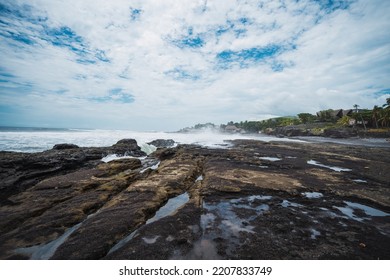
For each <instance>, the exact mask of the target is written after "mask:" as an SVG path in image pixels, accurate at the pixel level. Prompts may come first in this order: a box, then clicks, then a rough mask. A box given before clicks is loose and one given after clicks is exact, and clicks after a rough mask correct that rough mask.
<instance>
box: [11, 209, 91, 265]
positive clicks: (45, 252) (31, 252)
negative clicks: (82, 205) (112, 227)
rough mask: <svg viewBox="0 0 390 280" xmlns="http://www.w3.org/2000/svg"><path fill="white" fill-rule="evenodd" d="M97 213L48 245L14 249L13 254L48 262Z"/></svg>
mask: <svg viewBox="0 0 390 280" xmlns="http://www.w3.org/2000/svg"><path fill="white" fill-rule="evenodd" d="M98 212H99V211H97V212H96V213H93V214H90V215H88V216H87V218H86V219H85V220H84V221H82V222H81V223H78V224H76V225H74V226H73V227H71V228H69V229H67V230H66V231H65V232H64V233H63V234H62V235H61V236H60V237H58V238H57V239H55V240H53V241H50V242H49V243H46V244H42V245H37V246H31V247H26V248H18V249H15V250H14V252H15V253H18V254H22V255H26V256H29V257H30V259H31V260H48V259H50V258H51V257H52V256H53V255H54V253H55V252H56V251H57V249H58V247H60V246H61V245H62V244H63V243H64V242H65V241H66V240H67V239H68V237H69V236H70V235H71V234H72V233H73V232H75V231H76V230H78V229H79V228H80V227H81V225H82V224H83V223H84V222H85V221H86V220H88V219H89V218H91V217H92V216H94V215H96V214H97V213H98Z"/></svg>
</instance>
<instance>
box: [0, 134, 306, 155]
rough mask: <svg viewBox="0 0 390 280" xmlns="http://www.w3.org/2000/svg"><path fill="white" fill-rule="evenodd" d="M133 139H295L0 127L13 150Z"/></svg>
mask: <svg viewBox="0 0 390 280" xmlns="http://www.w3.org/2000/svg"><path fill="white" fill-rule="evenodd" d="M125 138H133V139H135V140H136V141H137V143H138V145H139V146H142V145H143V144H145V143H148V142H151V141H152V140H156V139H173V140H174V141H175V142H176V143H178V144H198V145H201V146H205V147H213V148H224V147H228V146H229V143H226V142H225V140H234V139H256V140H262V141H274V140H277V141H299V140H291V139H285V138H283V139H280V138H276V137H270V136H267V135H263V134H256V135H240V134H222V133H218V132H215V131H210V130H204V131H200V132H195V133H168V132H137V131H129V130H98V129H96V130H42V129H35V130H34V129H27V130H23V129H20V130H11V131H10V130H3V129H1V130H0V150H1V151H16V152H41V151H44V150H48V149H51V148H52V147H53V146H54V145H55V144H59V143H71V144H76V145H78V146H80V147H102V146H111V145H113V144H115V143H116V142H118V141H119V140H121V139H125Z"/></svg>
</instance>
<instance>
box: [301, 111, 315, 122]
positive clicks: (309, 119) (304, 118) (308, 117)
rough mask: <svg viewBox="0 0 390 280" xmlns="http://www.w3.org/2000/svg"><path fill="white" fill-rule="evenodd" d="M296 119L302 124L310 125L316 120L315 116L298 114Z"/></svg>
mask: <svg viewBox="0 0 390 280" xmlns="http://www.w3.org/2000/svg"><path fill="white" fill-rule="evenodd" d="M298 118H299V120H300V121H301V122H302V123H312V122H313V121H314V120H315V119H316V116H314V115H312V114H310V113H300V114H298Z"/></svg>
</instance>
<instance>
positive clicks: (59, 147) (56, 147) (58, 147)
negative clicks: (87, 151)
mask: <svg viewBox="0 0 390 280" xmlns="http://www.w3.org/2000/svg"><path fill="white" fill-rule="evenodd" d="M78 148H79V146H77V145H75V144H67V143H65V144H56V145H54V147H53V150H67V149H78Z"/></svg>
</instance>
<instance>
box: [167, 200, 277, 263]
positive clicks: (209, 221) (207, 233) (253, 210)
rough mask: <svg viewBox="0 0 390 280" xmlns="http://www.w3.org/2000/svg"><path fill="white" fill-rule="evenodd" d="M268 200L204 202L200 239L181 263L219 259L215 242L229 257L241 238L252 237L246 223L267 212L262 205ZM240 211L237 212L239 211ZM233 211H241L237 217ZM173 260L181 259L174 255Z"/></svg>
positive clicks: (251, 229)
mask: <svg viewBox="0 0 390 280" xmlns="http://www.w3.org/2000/svg"><path fill="white" fill-rule="evenodd" d="M270 199H272V196H263V195H252V196H247V197H242V198H235V199H229V200H222V201H204V202H203V210H204V214H202V215H201V216H200V227H201V238H200V239H199V240H197V241H196V242H195V243H194V245H193V249H192V250H191V251H190V252H189V253H188V254H187V255H186V256H184V259H222V257H221V256H220V255H219V254H218V250H217V243H216V242H215V241H214V240H215V239H216V238H218V239H221V238H222V239H224V240H226V246H227V249H226V250H227V252H228V254H231V253H232V252H233V250H234V247H235V246H238V245H239V244H240V243H241V240H240V239H241V238H242V234H256V233H255V231H254V230H253V229H254V226H252V225H250V222H251V221H253V220H254V219H255V218H257V217H258V216H259V215H262V214H263V213H264V212H266V211H268V210H269V205H268V204H267V203H266V202H267V201H268V200H270ZM239 209H241V210H239ZM236 210H239V212H241V211H245V213H246V215H245V216H244V215H239V214H238V212H236ZM173 258H183V257H182V256H179V255H176V256H174V257H173Z"/></svg>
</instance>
